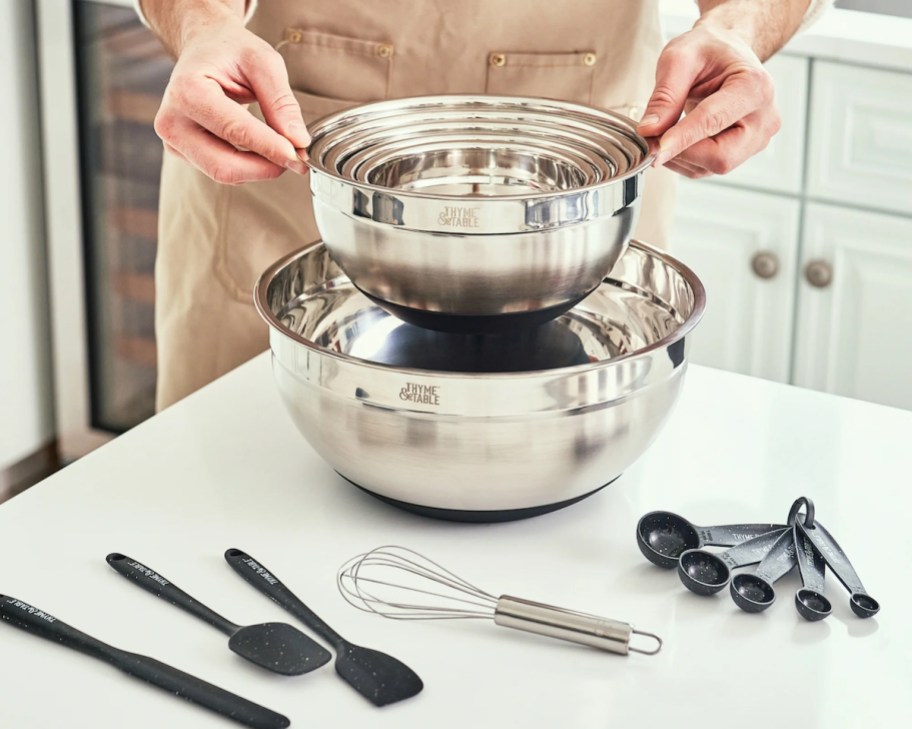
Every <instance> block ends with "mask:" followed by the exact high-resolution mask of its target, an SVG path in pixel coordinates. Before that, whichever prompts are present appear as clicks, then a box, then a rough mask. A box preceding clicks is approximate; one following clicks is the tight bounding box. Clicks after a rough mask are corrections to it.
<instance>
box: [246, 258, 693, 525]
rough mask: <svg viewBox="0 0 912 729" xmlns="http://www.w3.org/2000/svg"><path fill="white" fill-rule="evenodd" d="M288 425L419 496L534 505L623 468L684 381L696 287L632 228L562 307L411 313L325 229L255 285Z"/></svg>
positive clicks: (321, 448) (403, 499) (480, 513)
mask: <svg viewBox="0 0 912 729" xmlns="http://www.w3.org/2000/svg"><path fill="white" fill-rule="evenodd" d="M255 297H256V305H257V308H258V310H259V312H260V314H261V315H262V316H263V318H264V319H265V320H266V321H267V322H268V324H269V328H270V346H271V348H272V353H273V370H274V374H275V378H276V381H277V383H278V387H279V391H280V392H281V395H282V398H283V400H284V402H285V405H286V406H287V407H288V410H289V412H290V413H291V416H292V418H293V419H294V422H295V424H296V425H297V427H298V428H299V429H300V431H301V432H302V433H303V434H304V436H305V438H306V439H307V440H308V441H309V442H310V444H311V445H312V446H313V448H314V449H315V450H316V451H317V452H318V453H319V454H320V455H321V456H322V457H323V458H325V459H326V460H327V461H328V462H329V463H330V464H331V465H332V467H333V468H335V469H336V470H337V471H338V472H339V473H340V474H341V475H342V476H344V477H345V478H347V479H348V480H350V481H352V482H353V483H355V484H357V485H358V486H360V487H362V488H364V489H366V490H367V491H370V492H372V493H373V494H375V495H377V496H379V497H381V498H383V499H386V500H389V501H392V502H394V503H396V504H398V505H400V506H405V507H407V508H411V509H413V510H418V511H423V512H425V513H429V514H433V515H437V516H443V517H448V518H456V519H466V520H501V519H510V518H519V517H523V516H530V515H534V514H537V513H543V512H546V511H550V510H552V509H555V508H559V507H560V506H564V505H566V504H568V503H572V502H574V501H576V500H578V499H580V498H583V497H584V496H586V495H588V494H590V493H592V492H594V491H596V490H598V489H599V488H601V487H602V486H604V485H605V484H607V483H609V482H611V481H612V480H614V479H615V478H617V477H618V476H619V475H620V474H621V473H622V472H623V471H624V470H625V469H626V468H627V467H628V466H630V464H632V463H633V462H634V461H635V460H636V459H637V458H638V457H639V456H640V455H641V454H642V453H643V451H644V450H646V448H647V446H648V445H649V444H650V443H651V442H652V440H653V438H654V437H655V435H656V433H657V432H658V430H659V428H660V426H661V425H662V423H663V422H664V420H665V418H666V417H667V416H668V413H669V411H670V410H671V407H672V404H673V403H674V401H675V398H676V397H677V394H678V391H679V390H680V388H681V383H682V378H683V376H684V371H685V367H686V350H687V337H688V335H689V333H690V331H691V330H692V329H693V327H694V326H696V324H697V322H698V321H699V320H700V317H701V316H702V313H703V307H704V302H705V295H704V290H703V286H702V285H701V283H700V281H699V280H698V279H697V277H696V276H695V275H694V274H693V272H691V271H690V270H689V269H688V268H686V267H685V266H683V265H682V264H681V263H679V262H678V261H676V260H675V259H674V258H672V257H671V256H669V255H667V254H665V253H662V252H660V251H658V250H655V249H653V248H651V247H649V246H648V245H645V244H643V243H639V242H637V241H633V242H631V244H630V246H629V247H628V248H627V251H626V252H625V254H624V255H623V256H622V257H621V259H620V260H619V261H618V263H617V264H616V265H615V267H614V269H613V270H612V271H611V274H610V276H609V277H608V278H606V279H605V280H604V281H603V283H602V284H601V285H600V286H599V287H598V289H597V290H596V291H595V292H594V293H593V294H591V295H590V296H588V297H587V298H586V299H585V300H584V301H583V302H581V303H580V304H578V305H577V306H576V307H574V308H573V309H572V310H571V311H570V312H569V313H567V314H565V315H564V316H562V317H560V318H559V319H556V320H554V321H552V322H549V323H547V324H545V325H542V326H540V327H537V328H531V329H524V330H520V331H517V332H514V333H511V334H498V335H494V334H490V335H467V334H453V333H443V332H435V331H429V330H426V329H421V328H418V327H414V326H411V325H409V324H406V323H404V322H402V321H400V320H398V319H396V318H395V317H392V316H390V315H389V314H388V313H386V311H384V310H383V309H381V308H380V307H378V306H376V305H374V304H373V303H372V302H371V301H370V300H369V299H367V298H366V297H365V296H363V295H362V294H361V293H360V292H359V291H358V290H357V289H356V288H355V287H354V286H353V285H352V283H351V281H350V280H349V279H348V278H347V277H346V276H345V274H344V273H343V272H342V271H341V269H340V268H339V267H338V266H337V265H336V264H335V263H334V262H333V261H332V259H331V258H330V256H329V255H328V252H327V249H326V248H325V247H324V246H323V245H322V244H318V245H315V246H313V247H310V248H307V249H305V250H302V251H299V252H296V253H293V254H291V255H290V256H287V257H285V258H283V259H282V260H280V261H278V262H277V263H275V264H274V265H273V266H272V267H271V268H269V270H267V271H266V272H265V273H264V274H263V275H262V276H261V277H260V280H259V281H258V283H257V286H256V292H255Z"/></svg>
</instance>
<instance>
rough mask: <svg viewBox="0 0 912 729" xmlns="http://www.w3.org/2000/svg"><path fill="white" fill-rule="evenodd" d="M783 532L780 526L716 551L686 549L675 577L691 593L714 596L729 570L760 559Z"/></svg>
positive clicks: (722, 585)
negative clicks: (736, 544) (723, 549)
mask: <svg viewBox="0 0 912 729" xmlns="http://www.w3.org/2000/svg"><path fill="white" fill-rule="evenodd" d="M786 531H789V529H788V528H787V527H780V528H778V529H775V530H774V531H771V532H767V533H766V534H762V535H760V536H759V537H754V538H753V539H748V540H747V541H746V542H742V543H741V544H739V545H738V546H736V547H732V548H731V549H726V550H725V551H724V552H719V553H718V554H716V553H715V552H710V551H707V550H705V549H688V550H687V551H686V552H684V554H682V555H681V559H680V560H679V561H678V577H680V578H681V582H683V583H684V587H686V588H687V589H688V590H690V591H691V592H695V593H697V594H698V595H714V594H716V593H717V592H719V590H721V589H722V588H723V587H725V586H726V585H727V584H728V581H729V580H730V579H731V570H733V569H736V568H738V567H746V566H747V565H751V564H757V562H760V561H761V560H762V559H763V558H764V557H765V556H766V554H767V553H768V552H769V551H770V549H772V547H773V545H774V544H775V543H776V542H777V541H778V539H779V537H780V536H782V533H783V532H786Z"/></svg>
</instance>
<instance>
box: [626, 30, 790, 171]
mask: <svg viewBox="0 0 912 729" xmlns="http://www.w3.org/2000/svg"><path fill="white" fill-rule="evenodd" d="M773 95H774V89H773V82H772V79H771V78H770V75H769V73H768V72H767V71H766V69H765V68H764V67H763V64H762V63H761V62H760V59H759V58H758V57H757V55H756V54H755V53H754V51H753V50H752V49H751V47H750V46H749V45H748V44H747V43H746V42H745V41H744V40H742V39H741V38H740V37H739V36H737V35H736V34H734V33H733V32H731V31H726V30H720V29H717V28H711V27H707V26H705V25H700V24H697V26H695V27H694V28H693V30H690V31H688V32H687V33H684V34H682V35H680V36H678V37H677V38H675V39H674V40H672V41H671V42H670V43H669V44H668V45H667V46H666V47H665V49H664V50H663V51H662V55H661V56H660V57H659V62H658V67H657V69H656V85H655V90H654V91H653V92H652V97H651V98H650V99H649V103H648V104H647V106H646V111H645V112H644V114H643V118H642V120H641V121H640V124H639V126H638V128H637V131H638V132H639V133H640V134H642V135H643V136H645V137H658V138H659V139H660V144H659V151H658V155H657V157H656V162H655V165H656V166H659V165H665V166H666V167H668V168H669V169H672V170H674V171H675V172H679V173H680V174H682V175H684V176H686V177H691V178H699V177H706V176H707V175H711V174H718V175H722V174H725V173H727V172H731V171H732V170H733V169H735V167H737V166H738V165H740V164H741V163H742V162H744V161H745V160H747V159H748V158H750V157H752V156H753V155H755V154H757V152H760V151H761V150H763V149H765V148H766V145H767V144H768V143H769V140H770V139H771V138H772V137H773V135H775V134H776V132H778V131H779V127H780V126H781V119H780V117H779V111H778V109H777V108H776V105H775V103H774V101H773ZM682 113H684V115H685V116H684V117H683V118H682V117H681V114H682Z"/></svg>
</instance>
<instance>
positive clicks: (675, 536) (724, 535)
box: [636, 511, 785, 569]
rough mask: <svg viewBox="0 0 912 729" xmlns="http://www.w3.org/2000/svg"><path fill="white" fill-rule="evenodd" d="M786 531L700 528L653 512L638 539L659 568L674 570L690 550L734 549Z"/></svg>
mask: <svg viewBox="0 0 912 729" xmlns="http://www.w3.org/2000/svg"><path fill="white" fill-rule="evenodd" d="M783 528H785V526H784V525H783V524H725V525H722V526H697V525H696V524H692V523H691V522H689V521H687V519H685V518H684V517H683V516H678V515H677V514H673V513H672V512H670V511H650V512H649V513H648V514H645V515H644V516H643V517H642V518H641V519H640V520H639V522H637V529H636V539H637V546H639V548H640V552H642V553H643V556H644V557H645V558H646V559H648V560H649V561H650V562H652V563H653V564H654V565H658V566H659V567H664V568H665V569H674V568H675V567H677V566H678V559H679V558H680V556H681V555H682V554H683V553H684V552H686V551H687V550H688V549H701V548H702V547H734V546H736V545H738V544H741V543H742V542H746V541H747V540H748V539H753V538H754V537H758V536H760V535H761V534H766V533H768V532H771V531H774V530H775V529H783Z"/></svg>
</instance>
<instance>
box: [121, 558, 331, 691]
mask: <svg viewBox="0 0 912 729" xmlns="http://www.w3.org/2000/svg"><path fill="white" fill-rule="evenodd" d="M106 559H107V562H108V564H109V565H111V567H113V568H114V570H115V571H116V572H117V573H118V574H120V575H123V576H124V577H126V578H127V579H129V580H131V581H133V582H135V583H136V584H137V585H139V586H140V587H141V588H143V589H144V590H146V591H147V592H151V593H152V594H153V595H155V596H156V597H160V598H161V599H162V600H164V601H165V602H169V603H171V604H172V605H174V606H175V607H179V608H181V609H182V610H186V611H187V612H188V613H190V614H191V615H195V616H196V617H198V618H199V619H200V620H203V621H205V622H207V623H209V625H211V626H213V627H215V628H218V629H219V630H221V631H222V632H223V633H225V635H228V636H231V639H230V640H229V641H228V647H229V648H230V649H231V650H233V651H234V652H235V653H237V654H238V655H239V656H241V657H242V658H246V659H247V660H248V661H250V662H251V663H255V664H256V665H258V666H261V667H262V668H265V669H267V670H269V671H273V672H274V673H281V674H283V675H285V676H300V675H301V674H302V673H308V672H309V671H312V670H314V669H315V668H319V667H320V666H322V665H324V664H325V663H327V662H328V661H329V659H330V658H331V657H332V656H331V655H330V653H329V651H327V650H326V649H325V648H323V647H322V646H321V645H319V644H318V643H316V642H315V641H314V640H313V639H312V638H310V637H308V636H306V635H304V633H302V632H301V631H300V630H298V629H297V628H294V627H292V626H291V625H288V624H287V623H260V624H259V625H248V626H240V625H235V624H234V623H232V622H231V621H229V620H226V619H225V618H223V617H222V616H221V615H219V614H218V613H216V612H215V611H213V610H210V609H209V608H207V607H206V606H205V605H203V604H202V603H200V602H198V601H196V600H194V599H193V598H192V597H190V595H188V594H187V593H186V592H184V591H183V590H181V589H180V588H179V587H177V585H173V584H171V582H169V581H168V580H166V579H165V578H164V577H162V576H161V575H160V574H158V573H157V572H155V571H154V570H151V569H149V568H148V567H146V566H145V565H144V564H142V563H140V562H137V561H136V560H135V559H131V558H130V557H127V556H125V555H123V554H120V553H118V552H112V553H111V554H109V555H108V556H107V557H106Z"/></svg>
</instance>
